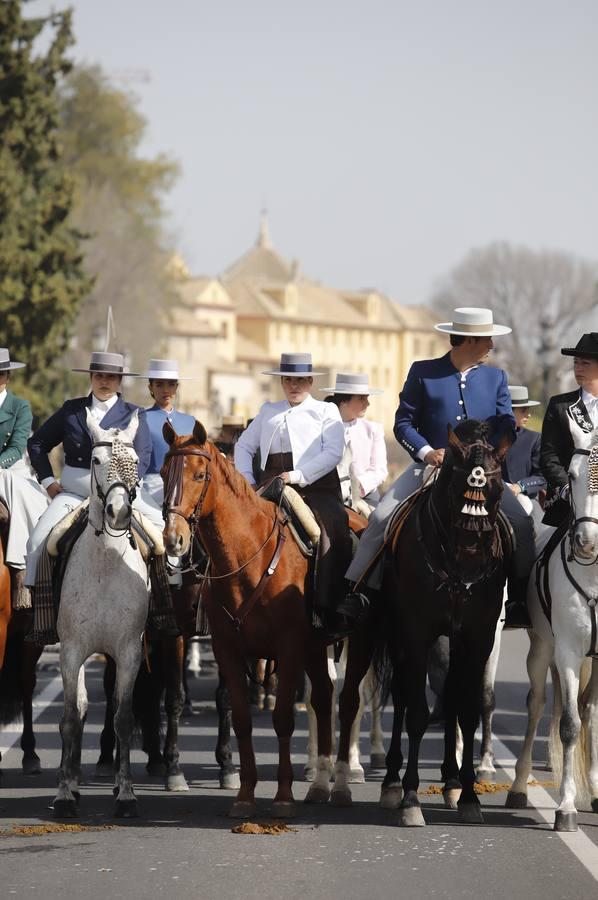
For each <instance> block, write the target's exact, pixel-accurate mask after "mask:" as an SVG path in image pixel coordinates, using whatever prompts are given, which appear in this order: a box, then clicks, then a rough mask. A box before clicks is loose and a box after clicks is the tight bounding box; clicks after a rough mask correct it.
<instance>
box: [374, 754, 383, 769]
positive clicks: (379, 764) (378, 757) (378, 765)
mask: <svg viewBox="0 0 598 900" xmlns="http://www.w3.org/2000/svg"><path fill="white" fill-rule="evenodd" d="M370 768H371V769H385V768H386V756H385V755H384V753H372V755H371V756H370Z"/></svg>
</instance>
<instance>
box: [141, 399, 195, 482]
mask: <svg viewBox="0 0 598 900" xmlns="http://www.w3.org/2000/svg"><path fill="white" fill-rule="evenodd" d="M145 416H146V419H147V424H148V428H149V432H150V437H151V442H152V456H151V460H150V464H149V466H148V470H147V474H148V475H155V474H157V473H158V472H159V471H160V469H161V468H162V464H163V462H164V457H165V456H166V452H167V450H168V444H167V443H166V441H165V440H164V435H163V434H162V428H163V427H164V423H165V422H170V424H171V425H172V427H173V428H174V430H175V431H176V433H177V434H178V435H185V434H193V428H194V427H195V419H194V418H193V416H189V415H187V414H186V413H182V412H179V411H178V410H176V409H173V410H171V412H166V410H164V409H161V408H160V407H159V406H158V404H154V406H150V407H149V408H148V409H146V411H145Z"/></svg>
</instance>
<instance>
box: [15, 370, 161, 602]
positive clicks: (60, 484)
mask: <svg viewBox="0 0 598 900" xmlns="http://www.w3.org/2000/svg"><path fill="white" fill-rule="evenodd" d="M74 371H75V372H89V377H90V383H91V391H90V393H89V394H88V395H87V397H78V398H77V399H75V400H67V401H66V403H65V404H64V405H63V406H62V407H61V408H60V409H59V410H58V412H55V413H54V415H53V416H50V418H49V419H47V421H46V422H44V424H43V425H41V426H40V427H39V428H38V429H37V431H36V432H35V433H34V434H33V435H32V436H31V437H30V438H29V440H28V442H27V449H28V451H29V459H30V461H31V465H32V466H33V469H34V470H35V474H36V475H37V479H38V481H39V482H40V484H41V485H42V487H44V488H45V489H46V491H47V493H48V496H49V497H50V499H51V501H52V502H51V503H50V505H49V507H48V509H47V510H46V512H45V513H44V514H43V515H42V517H41V518H40V520H39V522H38V523H37V526H36V527H35V529H34V531H33V532H32V534H31V536H30V538H29V542H28V544H27V573H26V578H25V584H26V585H27V586H28V587H34V586H35V573H36V569H37V560H38V558H39V554H40V552H41V549H42V547H43V544H44V541H45V539H46V537H47V536H48V534H49V533H50V531H51V530H52V528H53V527H54V525H55V524H56V523H57V522H59V521H60V520H61V519H62V518H63V517H64V516H65V515H66V514H67V513H68V512H70V511H71V510H73V509H75V507H76V506H78V505H79V504H80V503H81V502H82V500H84V499H85V498H86V497H89V494H90V491H91V479H90V469H91V449H92V448H91V435H90V433H89V431H88V428H87V419H86V415H87V411H88V410H89V411H90V412H91V415H92V416H93V417H94V418H95V419H96V421H97V423H98V425H99V426H100V427H101V428H104V429H108V428H119V429H123V428H126V427H127V425H128V424H129V422H130V421H131V416H132V415H133V413H134V412H135V410H138V413H139V426H138V428H137V433H136V435H135V438H134V440H133V444H134V447H135V450H136V451H137V456H138V457H139V466H138V472H139V477H140V478H143V476H144V475H145V472H146V471H147V468H148V465H149V462H150V458H151V454H152V442H151V438H150V433H149V429H148V427H147V422H146V420H145V412H144V411H143V410H142V409H140V408H139V407H138V406H135V404H134V403H127V402H126V401H125V400H123V397H122V395H121V394H120V393H119V392H118V389H119V387H120V384H121V381H122V377H123V375H124V374H125V371H124V359H123V357H122V355H121V354H120V353H92V355H91V363H90V365H89V368H88V369H75V370H74ZM59 444H62V446H63V449H64V463H65V464H64V468H63V470H62V474H61V476H60V481H58V479H57V478H56V477H55V476H54V472H53V470H52V464H51V462H50V457H49V453H50V451H51V450H52V449H53V448H54V447H57V446H58V445H59Z"/></svg>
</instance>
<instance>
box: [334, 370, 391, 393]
mask: <svg viewBox="0 0 598 900" xmlns="http://www.w3.org/2000/svg"><path fill="white" fill-rule="evenodd" d="M318 390H320V391H328V392H330V391H332V392H333V393H334V394H351V395H353V394H363V395H367V394H383V393H384V391H383V390H382V389H381V388H371V387H370V382H369V378H368V376H367V375H361V374H355V373H349V372H339V373H338V375H337V376H336V384H335V385H334V387H325V388H318Z"/></svg>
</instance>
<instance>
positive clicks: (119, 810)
mask: <svg viewBox="0 0 598 900" xmlns="http://www.w3.org/2000/svg"><path fill="white" fill-rule="evenodd" d="M114 815H115V817H116V818H117V819H136V818H137V816H138V815H139V813H138V812H137V800H135V799H133V800H117V801H116V803H115V804H114Z"/></svg>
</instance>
